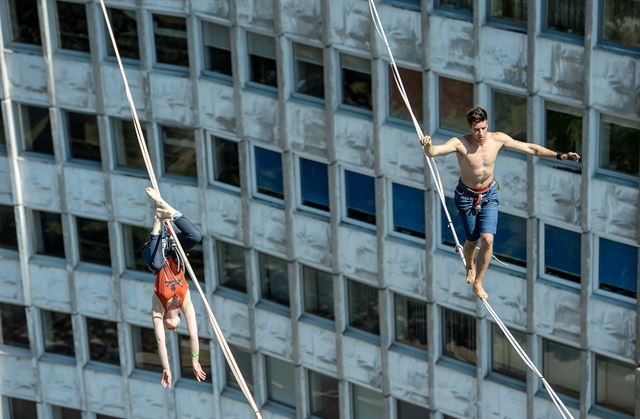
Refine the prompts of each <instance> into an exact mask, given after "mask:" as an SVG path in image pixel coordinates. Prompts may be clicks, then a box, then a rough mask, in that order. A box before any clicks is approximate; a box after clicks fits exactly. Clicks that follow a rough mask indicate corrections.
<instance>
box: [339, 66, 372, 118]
mask: <svg viewBox="0 0 640 419" xmlns="http://www.w3.org/2000/svg"><path fill="white" fill-rule="evenodd" d="M340 65H341V68H342V103H343V104H345V105H349V106H354V107H356V108H360V109H366V110H368V111H370V110H371V109H372V103H373V102H372V101H371V96H372V93H371V92H372V90H371V61H370V60H368V59H365V58H359V57H354V56H351V55H344V54H342V55H340Z"/></svg>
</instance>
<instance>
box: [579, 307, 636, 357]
mask: <svg viewBox="0 0 640 419" xmlns="http://www.w3.org/2000/svg"><path fill="white" fill-rule="evenodd" d="M587 322H588V323H587V324H588V327H589V342H590V344H591V349H592V350H594V351H598V352H604V353H611V354H616V355H620V356H623V357H626V358H629V359H635V343H636V327H635V326H636V313H635V311H634V310H633V309H629V308H625V307H621V306H619V305H617V304H615V303H614V302H613V301H603V300H601V299H599V298H592V299H591V300H590V301H589V310H588V311H587Z"/></svg>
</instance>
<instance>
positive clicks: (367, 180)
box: [344, 170, 376, 224]
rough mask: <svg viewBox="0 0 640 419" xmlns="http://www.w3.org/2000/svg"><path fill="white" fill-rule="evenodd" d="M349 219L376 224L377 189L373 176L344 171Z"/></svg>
mask: <svg viewBox="0 0 640 419" xmlns="http://www.w3.org/2000/svg"><path fill="white" fill-rule="evenodd" d="M344 184H345V189H346V198H347V217H349V218H353V219H354V220H359V221H364V222H365V223H369V224H375V223H376V193H375V191H376V188H375V183H374V178H373V177H372V176H367V175H361V174H360V173H355V172H350V171H348V170H345V171H344Z"/></svg>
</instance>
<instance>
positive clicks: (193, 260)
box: [187, 244, 205, 292]
mask: <svg viewBox="0 0 640 419" xmlns="http://www.w3.org/2000/svg"><path fill="white" fill-rule="evenodd" d="M187 258H188V259H189V265H191V269H193V273H194V274H195V275H196V279H197V280H198V284H200V287H201V288H202V289H203V290H204V288H205V273H204V254H203V253H202V244H196V245H195V246H193V247H192V248H191V249H190V250H189V251H188V252H187ZM187 280H188V281H193V278H192V277H191V274H189V273H188V272H187ZM192 286H194V287H195V285H193V284H192ZM194 292H197V290H195V288H194Z"/></svg>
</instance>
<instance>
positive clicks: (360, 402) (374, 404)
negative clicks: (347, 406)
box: [351, 384, 384, 419]
mask: <svg viewBox="0 0 640 419" xmlns="http://www.w3.org/2000/svg"><path fill="white" fill-rule="evenodd" d="M351 390H352V395H353V400H352V403H353V416H352V417H353V419H371V418H379V417H381V412H383V411H384V396H383V395H382V393H380V392H377V391H373V390H369V389H368V388H364V387H360V386H357V385H355V384H352V385H351Z"/></svg>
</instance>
